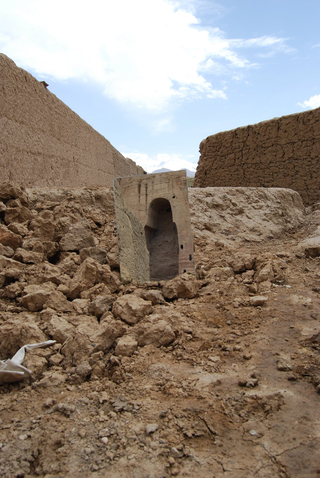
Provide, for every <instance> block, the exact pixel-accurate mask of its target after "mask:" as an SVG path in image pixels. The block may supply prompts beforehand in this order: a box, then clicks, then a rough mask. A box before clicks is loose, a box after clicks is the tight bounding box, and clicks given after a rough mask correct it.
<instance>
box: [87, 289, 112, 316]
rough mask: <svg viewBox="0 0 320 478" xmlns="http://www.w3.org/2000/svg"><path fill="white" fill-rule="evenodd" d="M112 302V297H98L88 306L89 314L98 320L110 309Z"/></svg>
mask: <svg viewBox="0 0 320 478" xmlns="http://www.w3.org/2000/svg"><path fill="white" fill-rule="evenodd" d="M113 302H114V298H113V297H112V295H98V296H97V297H96V298H95V299H94V300H93V301H92V302H91V304H90V305H89V309H88V310H89V314H92V315H95V316H96V317H97V318H98V319H100V317H101V316H102V315H103V314H104V313H105V312H107V311H108V310H110V309H111V307H112V304H113Z"/></svg>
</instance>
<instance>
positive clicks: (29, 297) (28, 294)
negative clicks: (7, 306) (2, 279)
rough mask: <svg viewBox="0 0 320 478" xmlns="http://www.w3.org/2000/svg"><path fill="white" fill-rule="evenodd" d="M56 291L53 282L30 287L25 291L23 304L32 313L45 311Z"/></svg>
mask: <svg viewBox="0 0 320 478" xmlns="http://www.w3.org/2000/svg"><path fill="white" fill-rule="evenodd" d="M54 290H55V286H54V284H53V283H52V282H46V283H44V284H42V285H35V284H32V285H28V286H27V287H25V289H24V291H23V294H24V295H23V297H22V299H21V303H22V305H23V306H24V307H26V309H28V310H30V311H31V312H37V311H39V310H42V309H43V306H44V304H45V303H46V302H47V301H48V299H49V297H50V295H51V293H52V292H53V291H54Z"/></svg>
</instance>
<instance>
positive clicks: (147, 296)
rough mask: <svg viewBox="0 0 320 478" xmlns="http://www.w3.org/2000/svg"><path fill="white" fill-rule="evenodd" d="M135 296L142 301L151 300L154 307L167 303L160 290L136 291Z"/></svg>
mask: <svg viewBox="0 0 320 478" xmlns="http://www.w3.org/2000/svg"><path fill="white" fill-rule="evenodd" d="M133 294H134V295H137V296H138V297H141V299H144V300H150V301H151V302H152V305H158V304H163V303H164V302H165V300H164V297H163V295H162V294H161V292H160V290H145V289H136V290H135V291H134V292H133Z"/></svg>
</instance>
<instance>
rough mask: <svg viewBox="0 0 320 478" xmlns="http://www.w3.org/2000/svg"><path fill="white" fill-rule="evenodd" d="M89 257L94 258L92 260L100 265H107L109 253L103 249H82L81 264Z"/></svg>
mask: <svg viewBox="0 0 320 478" xmlns="http://www.w3.org/2000/svg"><path fill="white" fill-rule="evenodd" d="M88 257H92V259H94V260H96V261H97V262H99V263H100V264H105V263H106V262H107V251H106V249H104V248H102V247H88V248H86V249H81V251H80V259H81V262H83V261H85V260H86V259H87V258H88Z"/></svg>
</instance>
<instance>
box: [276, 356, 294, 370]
mask: <svg viewBox="0 0 320 478" xmlns="http://www.w3.org/2000/svg"><path fill="white" fill-rule="evenodd" d="M277 369H278V370H280V371H282V372H290V371H291V370H292V366H291V365H290V364H289V363H288V362H287V360H286V359H285V358H284V357H280V358H279V359H278V361H277Z"/></svg>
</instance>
